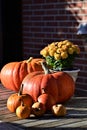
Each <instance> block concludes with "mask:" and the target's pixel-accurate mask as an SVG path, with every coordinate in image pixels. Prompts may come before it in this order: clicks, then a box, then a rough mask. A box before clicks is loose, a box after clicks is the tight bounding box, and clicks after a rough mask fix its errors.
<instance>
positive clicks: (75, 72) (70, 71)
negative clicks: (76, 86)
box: [64, 69, 80, 82]
mask: <svg viewBox="0 0 87 130" xmlns="http://www.w3.org/2000/svg"><path fill="white" fill-rule="evenodd" d="M79 71H80V69H75V70H69V71H64V72H66V73H68V74H69V75H70V76H71V77H72V78H73V80H74V82H76V79H77V77H78V73H79Z"/></svg>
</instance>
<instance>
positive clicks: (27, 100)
mask: <svg viewBox="0 0 87 130" xmlns="http://www.w3.org/2000/svg"><path fill="white" fill-rule="evenodd" d="M22 90H23V85H22V86H21V87H20V90H19V92H18V93H14V94H11V95H10V96H9V98H8V99H7V108H8V110H9V111H11V112H15V111H16V108H17V107H18V106H20V105H21V101H23V102H24V104H26V105H27V106H29V107H31V106H32V104H33V100H32V97H31V96H30V95H28V94H22Z"/></svg>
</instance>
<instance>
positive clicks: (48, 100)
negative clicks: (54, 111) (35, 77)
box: [38, 88, 56, 110]
mask: <svg viewBox="0 0 87 130" xmlns="http://www.w3.org/2000/svg"><path fill="white" fill-rule="evenodd" d="M38 102H40V103H42V104H44V105H45V106H46V108H47V110H50V109H51V107H52V106H53V105H54V104H55V103H56V100H55V99H54V97H53V96H52V95H51V94H49V93H46V92H45V90H44V88H42V94H41V95H40V96H39V97H38Z"/></svg>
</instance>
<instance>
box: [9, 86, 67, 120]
mask: <svg viewBox="0 0 87 130" xmlns="http://www.w3.org/2000/svg"><path fill="white" fill-rule="evenodd" d="M22 91H23V85H22V86H21V87H20V90H19V92H18V93H13V94H11V95H10V96H9V97H8V100H7V108H8V110H9V111H10V112H15V113H16V116H17V117H18V118H20V119H25V118H29V117H30V115H34V116H36V117H41V116H43V115H44V114H45V112H46V111H47V108H46V106H47V105H50V109H49V110H51V111H52V113H53V115H55V116H65V115H66V108H65V107H64V106H63V105H62V104H52V102H50V104H49V101H48V102H47V101H46V102H43V103H42V102H41V101H40V98H41V96H39V97H38V101H36V102H33V99H32V97H31V96H30V95H29V94H22ZM45 95H46V98H48V95H47V94H45ZM43 96H44V94H43ZM47 100H48V99H47Z"/></svg>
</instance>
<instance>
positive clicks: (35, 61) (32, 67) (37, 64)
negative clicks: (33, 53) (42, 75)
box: [26, 57, 44, 73]
mask: <svg viewBox="0 0 87 130" xmlns="http://www.w3.org/2000/svg"><path fill="white" fill-rule="evenodd" d="M42 61H44V59H42V58H33V57H30V58H29V60H26V63H28V73H30V72H34V71H43V68H42V66H41V62H42Z"/></svg>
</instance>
